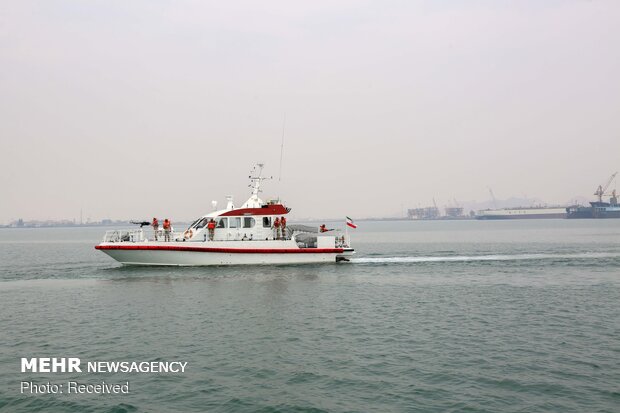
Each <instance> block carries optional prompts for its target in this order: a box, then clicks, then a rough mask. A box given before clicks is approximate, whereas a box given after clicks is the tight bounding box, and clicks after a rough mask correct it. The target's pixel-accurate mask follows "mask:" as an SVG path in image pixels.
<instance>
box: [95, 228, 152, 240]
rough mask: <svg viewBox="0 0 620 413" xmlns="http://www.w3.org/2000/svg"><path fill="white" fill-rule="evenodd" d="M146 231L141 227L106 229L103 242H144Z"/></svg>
mask: <svg viewBox="0 0 620 413" xmlns="http://www.w3.org/2000/svg"><path fill="white" fill-rule="evenodd" d="M143 241H144V231H142V230H141V229H118V230H116V229H115V230H110V231H106V232H105V235H104V236H103V242H143Z"/></svg>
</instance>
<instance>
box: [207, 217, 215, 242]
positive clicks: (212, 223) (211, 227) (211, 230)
mask: <svg viewBox="0 0 620 413" xmlns="http://www.w3.org/2000/svg"><path fill="white" fill-rule="evenodd" d="M207 229H208V230H209V241H213V236H214V235H215V221H214V220H213V218H211V221H209V223H208V224H207Z"/></svg>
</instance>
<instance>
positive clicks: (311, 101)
mask: <svg viewBox="0 0 620 413" xmlns="http://www.w3.org/2000/svg"><path fill="white" fill-rule="evenodd" d="M618 22H620V2H618V1H617V0H589V1H588V0H563V1H559V0H547V1H539V0H519V1H502V0H494V1H476V0H469V1H464V0H445V1H419V0H407V1H404V0H403V1H390V0H384V1H369V0H359V1H352V0H330V1H305V2H291V1H261V2H257V1H198V0H196V1H193V0H175V1H161V0H148V1H146V0H135V1H108V0H106V1H104V0H99V1H96V0H94V1H86V2H85V1H81V0H80V1H77V0H76V1H69V0H58V1H47V0H46V1H29V0H25V1H7V0H0V143H1V154H2V163H1V164H0V165H1V166H0V170H1V173H0V185H2V188H3V191H2V195H0V223H8V222H10V221H12V220H15V219H17V218H24V219H27V220H28V219H64V218H69V219H71V218H78V219H79V214H80V210H83V214H84V218H85V219H86V218H87V217H88V218H90V219H92V220H98V219H102V218H112V219H142V218H146V219H148V218H150V217H152V216H159V217H164V216H166V217H170V218H172V219H173V220H174V219H176V220H188V219H192V218H194V217H196V216H199V215H202V214H204V213H207V212H209V211H210V210H211V201H212V200H218V201H219V203H220V205H222V204H224V203H225V196H226V195H233V196H234V199H235V202H236V203H237V204H241V203H243V202H244V201H245V199H246V198H247V197H248V196H249V194H250V192H249V191H250V189H249V188H248V187H247V185H248V184H249V182H248V179H247V178H248V174H249V171H250V169H251V168H252V166H253V165H254V164H255V163H256V162H264V163H265V165H266V166H265V172H266V174H267V175H273V176H274V179H273V180H272V181H267V182H265V184H264V189H265V192H264V193H263V197H264V198H271V197H280V198H282V199H283V200H285V201H286V203H287V205H288V206H290V207H291V208H292V209H293V211H292V215H293V217H294V218H295V217H297V218H308V217H339V216H344V215H348V216H352V217H360V218H361V217H370V216H393V215H398V214H400V213H401V211H402V210H403V209H406V208H410V207H417V206H422V205H430V204H432V202H433V198H434V199H435V200H436V202H437V203H438V204H439V205H446V204H449V203H451V202H453V200H457V202H460V203H463V202H468V201H474V200H477V201H484V200H487V199H489V198H490V195H489V188H492V190H493V192H494V194H495V196H496V197H497V198H499V199H501V198H508V197H511V196H518V197H530V198H537V199H541V200H543V201H544V202H547V203H550V204H553V203H566V202H568V201H570V200H571V199H573V198H574V197H576V196H583V197H587V198H588V199H592V200H593V199H594V196H593V195H592V194H593V192H594V190H595V189H596V187H597V186H598V185H599V184H604V183H605V181H606V180H607V178H608V177H609V176H610V175H611V174H612V173H613V172H615V171H617V170H619V169H620V162H619V160H620V47H618V42H619V40H620V24H618ZM283 132H284V150H283V163H282V174H281V175H280V174H279V170H280V150H281V142H282V136H283ZM614 186H615V183H614V184H612V186H611V187H614ZM611 187H610V188H611Z"/></svg>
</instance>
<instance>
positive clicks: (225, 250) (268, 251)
mask: <svg viewBox="0 0 620 413" xmlns="http://www.w3.org/2000/svg"><path fill="white" fill-rule="evenodd" d="M95 249H97V250H134V251H135V250H140V251H192V252H222V253H228V254H330V253H331V254H333V253H341V252H343V251H344V249H342V248H299V249H295V248H282V249H267V248H243V249H242V248H201V247H180V246H179V247H176V246H171V245H96V246H95Z"/></svg>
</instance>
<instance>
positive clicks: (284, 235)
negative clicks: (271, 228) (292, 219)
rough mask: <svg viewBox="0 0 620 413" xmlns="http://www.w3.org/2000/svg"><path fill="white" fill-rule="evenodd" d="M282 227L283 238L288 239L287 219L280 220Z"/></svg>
mask: <svg viewBox="0 0 620 413" xmlns="http://www.w3.org/2000/svg"><path fill="white" fill-rule="evenodd" d="M280 227H281V228H282V238H284V239H286V218H284V217H282V218H280Z"/></svg>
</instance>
